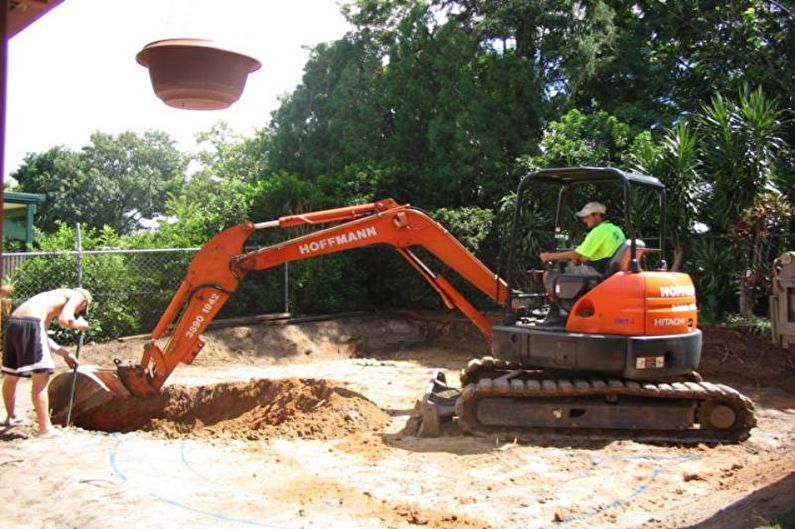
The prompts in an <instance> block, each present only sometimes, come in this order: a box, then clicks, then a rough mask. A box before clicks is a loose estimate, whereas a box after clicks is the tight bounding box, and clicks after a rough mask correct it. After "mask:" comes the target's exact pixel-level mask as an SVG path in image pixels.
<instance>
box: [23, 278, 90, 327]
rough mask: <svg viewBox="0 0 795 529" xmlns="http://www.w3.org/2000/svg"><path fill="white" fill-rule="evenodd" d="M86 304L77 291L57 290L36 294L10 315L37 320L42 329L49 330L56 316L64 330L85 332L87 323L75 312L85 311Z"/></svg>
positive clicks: (68, 289) (80, 293) (83, 297)
mask: <svg viewBox="0 0 795 529" xmlns="http://www.w3.org/2000/svg"><path fill="white" fill-rule="evenodd" d="M87 303H88V300H86V298H85V296H84V295H83V294H82V292H81V291H79V290H74V289H71V288H58V289H55V290H48V291H47V292H42V293H40V294H36V295H35V296H33V297H32V298H30V299H28V300H26V301H25V302H24V303H22V305H20V306H19V307H17V309H16V310H15V311H14V312H13V313H12V316H23V317H24V316H27V317H32V318H38V319H40V320H42V321H43V322H44V328H45V329H46V328H49V326H50V324H51V323H52V320H53V318H55V317H56V316H58V324H59V325H60V326H61V327H63V328H65V329H75V330H78V331H85V330H86V329H87V328H88V322H86V320H85V319H83V317H82V316H81V317H78V316H76V313H77V312H80V311H81V310H83V311H84V310H85V307H86V305H87Z"/></svg>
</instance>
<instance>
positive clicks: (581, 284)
mask: <svg viewBox="0 0 795 529" xmlns="http://www.w3.org/2000/svg"><path fill="white" fill-rule="evenodd" d="M630 248H631V241H630V240H629V239H627V240H626V241H625V242H624V244H622V245H621V246H619V247H618V249H617V250H616V252H615V253H614V254H613V257H611V258H610V263H608V265H607V269H606V270H605V272H604V273H603V274H601V275H600V274H598V273H595V274H593V275H581V274H567V273H565V272H564V273H562V274H560V275H559V276H558V277H557V278H555V281H554V283H553V286H552V288H553V292H554V297H555V298H557V301H558V303H559V305H560V308H561V309H563V310H564V311H565V312H566V313H568V312H569V311H570V310H571V309H572V307H574V304H575V303H576V302H577V300H578V299H580V297H581V296H582V295H583V294H585V293H586V292H588V291H589V290H591V289H592V288H593V287H595V286H596V285H598V284H599V283H601V282H602V281H604V280H605V279H607V278H608V277H610V276H611V275H613V274H615V273H616V272H619V271H624V272H626V271H628V270H629V258H630V255H631V253H632V252H630ZM644 248H646V244H645V243H644V242H643V241H641V240H640V239H635V250H636V253H637V258H638V260H640V257H641V256H642V255H643V249H644Z"/></svg>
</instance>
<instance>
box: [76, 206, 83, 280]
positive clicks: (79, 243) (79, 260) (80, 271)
mask: <svg viewBox="0 0 795 529" xmlns="http://www.w3.org/2000/svg"><path fill="white" fill-rule="evenodd" d="M75 249H76V250H77V286H78V287H80V288H83V238H82V237H81V236H80V223H79V222H75Z"/></svg>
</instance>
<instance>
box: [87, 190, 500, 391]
mask: <svg viewBox="0 0 795 529" xmlns="http://www.w3.org/2000/svg"><path fill="white" fill-rule="evenodd" d="M328 223H337V224H335V225H333V226H330V227H327V228H324V229H320V230H318V231H315V232H313V233H309V234H307V235H303V236H300V237H295V238H293V239H289V240H287V241H285V242H282V243H279V244H275V245H272V246H267V247H264V248H260V249H257V250H254V251H251V252H248V253H246V252H244V248H245V244H246V241H247V240H248V239H249V237H250V236H251V235H252V234H253V233H254V232H255V231H257V230H263V229H273V228H287V227H293V226H299V225H319V224H328ZM375 244H383V245H388V246H391V247H392V248H394V249H395V250H396V251H397V252H398V253H399V254H400V255H401V256H402V257H403V258H404V259H406V260H407V261H408V262H409V263H410V264H411V266H412V267H413V268H414V269H415V270H416V271H417V272H419V273H420V275H422V277H423V278H425V280H426V281H427V282H428V283H429V284H430V285H431V286H432V287H433V288H434V290H435V291H436V292H437V293H438V294H439V296H440V297H441V299H442V300H443V302H444V303H445V305H446V306H447V307H448V308H450V309H454V308H458V309H460V310H461V311H462V312H463V313H464V314H465V315H466V316H467V317H468V318H470V319H471V320H472V321H473V322H474V323H475V325H477V327H478V328H479V329H480V330H481V332H482V333H483V334H484V336H486V337H487V338H491V325H490V323H489V322H488V321H487V320H486V318H485V317H484V316H483V315H482V314H481V313H480V312H479V311H478V310H477V309H476V308H475V307H473V306H472V304H471V303H469V301H467V299H466V298H464V296H463V295H461V293H460V292H458V290H456V288H455V287H453V285H452V284H451V283H450V282H449V281H447V279H445V278H444V277H443V276H442V275H440V274H437V273H435V272H433V271H432V270H431V268H430V267H428V265H427V264H426V263H424V262H423V261H422V260H421V259H420V258H419V257H418V256H417V254H416V253H415V252H414V251H413V248H415V247H422V248H424V249H425V250H427V251H428V252H429V253H431V254H432V255H434V256H435V257H436V258H438V259H439V260H440V261H441V262H443V263H445V264H446V265H447V266H449V267H450V268H451V269H452V270H454V271H455V272H456V273H458V274H459V275H461V276H462V277H463V278H464V279H465V280H467V281H468V282H469V283H471V284H472V285H474V286H475V287H477V288H478V289H479V290H480V291H481V292H483V293H484V294H485V295H486V296H488V297H490V298H491V299H493V300H494V301H496V302H497V303H499V304H503V303H505V301H506V299H507V297H508V290H507V285H506V283H505V282H504V281H503V280H502V279H500V278H499V277H497V275H495V274H494V273H493V272H492V271H490V270H489V269H488V268H487V267H486V266H485V265H484V264H483V263H482V262H481V261H480V260H478V259H477V258H476V257H475V256H474V255H472V253H471V252H469V250H467V249H466V248H465V247H464V246H463V245H462V244H461V243H460V242H459V241H458V240H456V239H455V237H453V236H452V235H451V234H450V233H449V232H448V231H447V230H446V229H445V228H444V227H443V226H441V225H440V224H439V223H437V222H435V221H434V220H433V219H431V218H430V217H429V216H428V215H427V214H425V213H424V212H422V211H421V210H419V209H417V208H413V207H411V206H409V205H400V204H398V203H397V202H395V201H394V200H392V199H385V200H381V201H378V202H374V203H371V204H363V205H357V206H349V207H344V208H336V209H330V210H324V211H317V212H312V213H304V214H300V215H291V216H285V217H280V218H279V219H276V220H271V221H265V222H259V223H251V222H247V223H243V224H240V225H237V226H234V227H232V228H229V229H227V230H225V231H223V232H221V233H219V234H218V235H216V236H215V237H213V238H212V239H210V240H209V241H208V242H207V243H206V244H205V245H204V246H203V247H202V248H201V250H199V252H198V253H197V254H196V256H195V257H194V258H193V260H192V261H191V264H190V265H189V267H188V270H187V272H186V274H185V279H184V280H183V282H182V284H181V285H180V287H179V289H178V290H177V292H176V293H175V294H174V297H173V298H172V300H171V302H170V303H169V305H168V307H167V308H166V310H165V312H164V313H163V315H162V317H161V318H160V321H159V322H158V324H157V325H156V326H155V329H154V330H153V331H152V339H151V341H150V342H149V343H147V344H146V346H145V347H144V352H143V356H142V358H141V361H140V362H139V363H130V362H120V361H117V369H116V373H113V372H109V371H107V370H92V371H91V373H90V377H89V378H91V380H97V379H98V380H99V381H101V383H102V384H97V386H99V387H100V389H99V390H100V391H107V390H108V388H120V387H123V388H125V390H126V391H127V392H129V393H130V394H132V395H136V396H146V395H152V394H155V393H157V392H158V391H159V390H160V388H161V387H162V386H163V384H164V383H165V382H166V380H167V379H168V377H169V375H170V374H171V373H172V372H173V370H174V369H175V368H176V367H177V365H179V364H180V363H186V364H189V363H191V362H193V360H194V359H195V358H196V356H197V355H198V354H199V352H200V351H201V349H202V347H203V345H204V342H203V341H202V340H201V334H202V333H203V332H204V330H205V329H206V328H207V326H208V325H209V324H210V323H211V322H212V321H213V319H214V318H215V316H216V315H217V314H218V312H219V311H220V310H221V308H222V307H223V306H224V304H225V303H226V302H227V300H228V299H229V297H230V296H231V295H232V293H233V292H234V291H235V290H236V289H237V287H238V284H239V283H240V281H241V280H242V279H243V278H244V277H245V276H246V274H248V273H249V272H250V271H253V270H266V269H269V268H273V267H275V266H278V265H281V264H283V263H286V262H291V261H299V260H303V259H309V258H313V257H317V256H320V255H325V254H330V253H335V252H341V251H345V250H350V249H354V248H361V247H364V246H371V245H375ZM163 339H165V340H166V343H165V345H164V346H163V347H162V348H161V346H160V345H159V344H158V340H163ZM87 375H88V373H87ZM117 379H118V380H120V381H121V384H119V383H118V380H117ZM117 390H118V389H117ZM94 400H96V399H94Z"/></svg>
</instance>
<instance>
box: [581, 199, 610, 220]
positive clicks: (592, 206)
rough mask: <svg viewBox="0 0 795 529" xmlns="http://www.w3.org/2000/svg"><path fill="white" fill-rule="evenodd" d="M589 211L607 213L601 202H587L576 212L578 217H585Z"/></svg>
mask: <svg viewBox="0 0 795 529" xmlns="http://www.w3.org/2000/svg"><path fill="white" fill-rule="evenodd" d="M591 213H601V214H602V215H604V214H605V213H607V207H606V206H605V205H604V204H602V203H601V202H588V203H587V204H585V205H584V206H583V207H582V209H581V210H580V211H578V212H577V216H578V217H587V216H588V215H590V214H591Z"/></svg>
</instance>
